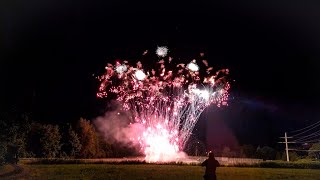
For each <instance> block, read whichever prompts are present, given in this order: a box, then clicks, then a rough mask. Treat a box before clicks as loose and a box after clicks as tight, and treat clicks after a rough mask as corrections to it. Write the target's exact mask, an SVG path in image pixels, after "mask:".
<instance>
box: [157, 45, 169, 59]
mask: <svg viewBox="0 0 320 180" xmlns="http://www.w3.org/2000/svg"><path fill="white" fill-rule="evenodd" d="M156 54H157V55H158V56H159V57H165V56H166V55H167V54H168V48H167V47H165V46H160V47H158V48H157V50H156Z"/></svg>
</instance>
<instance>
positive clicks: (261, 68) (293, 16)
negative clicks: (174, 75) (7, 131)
mask: <svg viewBox="0 0 320 180" xmlns="http://www.w3.org/2000/svg"><path fill="white" fill-rule="evenodd" d="M319 5H320V4H319V3H314V2H309V1H296V0H286V1H281V2H280V1H276V0H269V1H257V0H252V1H230V0H223V1H210V2H209V1H202V0H198V1H193V2H190V3H189V2H188V1H181V2H175V3H173V2H170V1H145V2H142V1H129V2H126V1H115V2H112V1H106V0H92V1H83V0H78V1H74V2H72V1H69V0H64V1H62V0H61V1H58V0H29V1H6V0H5V1H1V3H0V24H1V27H0V48H1V50H0V52H1V53H0V54H1V55H0V60H1V64H0V65H1V67H0V68H1V69H0V71H1V79H2V86H1V91H2V92H3V93H1V96H2V97H1V98H2V100H1V103H2V104H1V105H2V108H8V107H11V106H14V107H15V108H16V109H18V110H19V111H32V114H33V118H34V119H35V120H36V121H39V122H46V123H65V122H75V121H77V120H78V119H79V117H81V116H82V117H86V118H89V119H92V118H94V117H95V116H96V115H98V114H99V113H101V107H102V106H103V102H101V101H100V100H98V99H96V97H95V91H96V88H97V87H96V85H97V84H96V82H95V79H94V78H93V76H92V75H93V74H96V73H97V72H101V70H103V68H104V66H105V65H106V63H108V62H113V60H114V59H116V58H120V59H121V58H125V59H130V58H137V57H140V55H141V53H142V52H143V51H144V50H145V49H149V50H150V51H154V50H155V48H156V47H157V46H158V45H159V46H161V45H165V46H168V48H169V49H170V50H172V51H173V52H177V53H179V54H180V55H181V56H182V57H189V58H190V60H191V58H193V57H194V56H197V55H198V54H199V52H200V51H204V52H205V53H206V55H207V56H208V60H209V63H210V64H211V65H213V66H218V67H221V68H226V67H227V68H229V69H230V71H231V75H232V78H233V79H234V80H235V82H234V83H233V86H232V89H231V96H230V101H229V107H227V108H222V109H216V108H214V107H211V108H209V109H208V110H207V111H205V112H204V113H203V115H202V117H201V119H200V121H199V124H198V126H197V129H198V131H201V132H205V135H204V133H202V134H201V133H200V135H199V136H207V139H208V137H213V136H214V137H215V138H213V139H217V138H216V137H226V136H230V139H235V140H230V141H237V142H238V143H240V144H241V143H254V144H259V143H260V144H261V143H262V144H273V143H275V142H276V141H278V139H277V137H278V136H281V135H282V134H283V132H284V131H290V130H295V129H299V128H302V127H304V126H307V125H309V124H311V123H313V122H316V121H318V117H319V115H320V114H319V113H318V111H319V105H318V101H319V99H320V95H319V92H320V81H319V73H320V63H319V60H320V51H319V50H320V33H319V32H320V23H319V22H320V6H319ZM199 129H200V130H199ZM200 138H201V137H200ZM211 139H212V138H211ZM224 140H225V139H223V141H224ZM207 141H208V142H209V141H210V142H211V143H212V144H217V143H222V142H220V141H219V142H218V140H207ZM231 144H232V143H231Z"/></svg>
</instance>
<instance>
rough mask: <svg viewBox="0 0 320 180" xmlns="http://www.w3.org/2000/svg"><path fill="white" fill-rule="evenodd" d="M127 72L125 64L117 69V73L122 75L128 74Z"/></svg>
mask: <svg viewBox="0 0 320 180" xmlns="http://www.w3.org/2000/svg"><path fill="white" fill-rule="evenodd" d="M126 71H127V66H126V65H124V64H122V65H119V66H117V67H116V72H117V73H118V74H122V73H124V72H126Z"/></svg>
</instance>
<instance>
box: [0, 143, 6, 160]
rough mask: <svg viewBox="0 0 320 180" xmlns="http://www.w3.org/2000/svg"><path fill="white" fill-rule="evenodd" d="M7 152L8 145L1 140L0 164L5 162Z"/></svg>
mask: <svg viewBox="0 0 320 180" xmlns="http://www.w3.org/2000/svg"><path fill="white" fill-rule="evenodd" d="M6 154H7V145H6V144H5V143H3V142H0V165H3V164H4V163H5V158H6Z"/></svg>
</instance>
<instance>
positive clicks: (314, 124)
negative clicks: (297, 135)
mask: <svg viewBox="0 0 320 180" xmlns="http://www.w3.org/2000/svg"><path fill="white" fill-rule="evenodd" d="M318 123H320V121H318V122H316V123H314V124H311V125H309V126H307V127H304V128H302V129H298V130H294V131H291V132H290V133H294V132H299V131H302V130H304V129H307V128H309V127H311V126H314V125H316V124H318Z"/></svg>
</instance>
